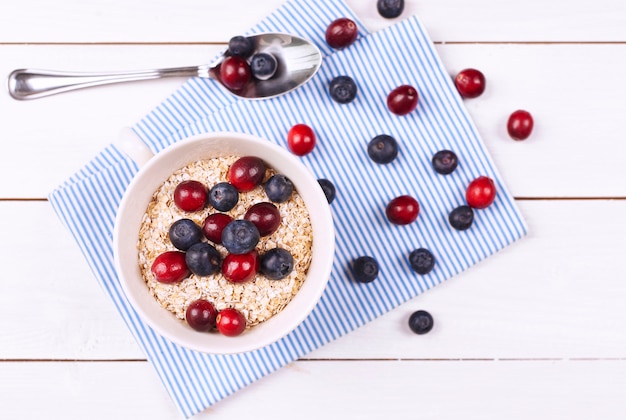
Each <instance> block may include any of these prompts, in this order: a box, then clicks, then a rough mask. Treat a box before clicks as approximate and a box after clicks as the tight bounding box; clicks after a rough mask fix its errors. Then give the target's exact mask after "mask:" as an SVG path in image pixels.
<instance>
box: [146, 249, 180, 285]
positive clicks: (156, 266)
mask: <svg viewBox="0 0 626 420" xmlns="http://www.w3.org/2000/svg"><path fill="white" fill-rule="evenodd" d="M150 271H152V274H154V277H155V278H156V280H157V281H158V282H160V283H178V282H179V281H181V280H183V279H184V278H186V277H187V276H189V268H187V263H186V262H185V253H184V252H180V251H166V252H164V253H162V254H161V255H159V256H158V257H156V258H155V259H154V262H153V263H152V267H150Z"/></svg>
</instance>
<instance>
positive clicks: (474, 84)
mask: <svg viewBox="0 0 626 420" xmlns="http://www.w3.org/2000/svg"><path fill="white" fill-rule="evenodd" d="M486 83H487V82H486V81H485V75H484V74H482V73H481V72H480V71H479V70H476V69H465V70H461V71H460V72H459V74H457V76H456V77H455V78H454V84H455V85H456V89H457V90H458V91H459V94H460V95H461V96H462V97H464V98H476V97H478V96H480V95H482V93H483V92H484V91H485V86H486Z"/></svg>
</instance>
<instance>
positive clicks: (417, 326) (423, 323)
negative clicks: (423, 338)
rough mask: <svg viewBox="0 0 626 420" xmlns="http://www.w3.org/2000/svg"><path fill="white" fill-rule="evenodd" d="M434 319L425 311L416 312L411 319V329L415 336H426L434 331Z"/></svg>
mask: <svg viewBox="0 0 626 420" xmlns="http://www.w3.org/2000/svg"><path fill="white" fill-rule="evenodd" d="M433 325H434V322H433V317H432V315H431V314H429V313H428V312H426V311H424V310H421V309H420V310H419V311H415V312H413V313H412V314H411V316H410V317H409V328H410V329H411V331H413V332H414V333H415V334H426V333H427V332H428V331H430V330H432V329H433Z"/></svg>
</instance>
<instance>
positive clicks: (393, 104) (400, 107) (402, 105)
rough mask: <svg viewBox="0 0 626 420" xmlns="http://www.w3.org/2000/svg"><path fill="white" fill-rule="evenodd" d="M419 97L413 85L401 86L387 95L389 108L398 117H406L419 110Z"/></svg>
mask: <svg viewBox="0 0 626 420" xmlns="http://www.w3.org/2000/svg"><path fill="white" fill-rule="evenodd" d="M418 98H419V95H418V93H417V89H415V88H414V87H413V86H411V85H400V86H398V87H397V88H395V89H394V90H392V91H391V92H389V95H387V108H389V111H391V112H393V113H394V114H396V115H406V114H408V113H410V112H412V111H413V110H415V108H417V101H418Z"/></svg>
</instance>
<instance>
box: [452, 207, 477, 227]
mask: <svg viewBox="0 0 626 420" xmlns="http://www.w3.org/2000/svg"><path fill="white" fill-rule="evenodd" d="M448 220H449V221H450V225H451V226H452V227H453V228H455V229H456V230H466V229H469V227H470V226H472V222H474V210H472V208H471V207H470V206H465V205H463V206H459V207H457V208H455V209H454V210H452V211H451V212H450V215H449V216H448Z"/></svg>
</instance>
